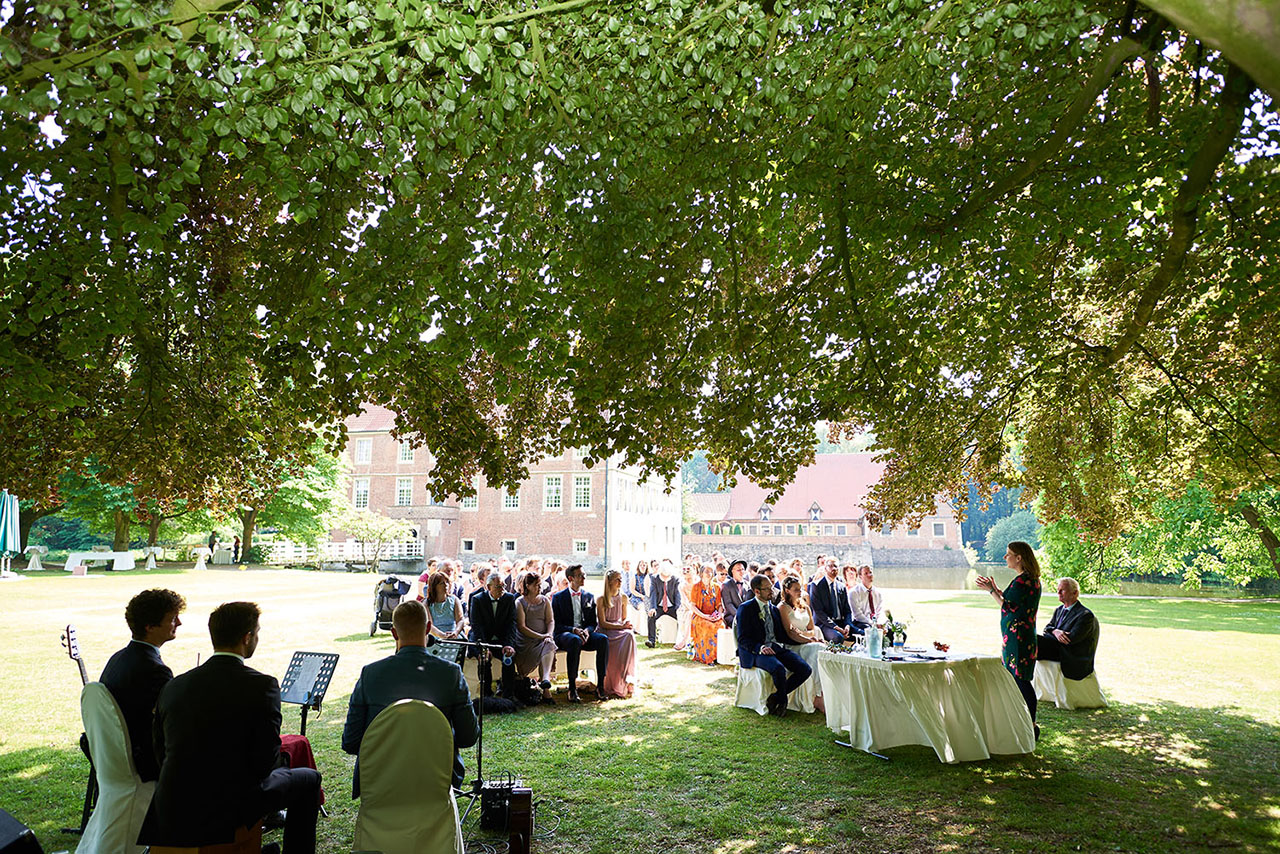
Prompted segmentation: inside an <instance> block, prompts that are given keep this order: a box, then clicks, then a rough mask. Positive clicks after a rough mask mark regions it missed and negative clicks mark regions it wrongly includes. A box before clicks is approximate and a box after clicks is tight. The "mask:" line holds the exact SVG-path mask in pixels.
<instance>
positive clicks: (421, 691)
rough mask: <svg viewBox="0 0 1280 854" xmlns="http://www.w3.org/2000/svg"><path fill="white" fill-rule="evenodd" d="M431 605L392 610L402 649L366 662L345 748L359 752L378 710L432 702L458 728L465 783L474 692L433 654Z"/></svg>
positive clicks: (456, 774) (355, 788)
mask: <svg viewBox="0 0 1280 854" xmlns="http://www.w3.org/2000/svg"><path fill="white" fill-rule="evenodd" d="M427 622H428V621H427V609H426V608H424V607H423V606H422V603H421V602H401V603H400V604H399V605H397V606H396V609H395V611H394V612H392V614H391V635H392V637H394V638H395V639H396V653H395V655H391V656H388V657H386V658H384V659H382V660H380V661H375V662H373V663H372V664H367V665H365V667H364V669H363V670H361V671H360V678H359V679H357V680H356V687H355V688H354V689H353V690H352V691H351V702H350V703H348V704H347V723H346V726H344V727H343V729H342V749H343V750H345V751H346V752H347V753H352V754H356V755H358V754H359V753H360V742H361V740H363V739H364V733H365V730H366V729H368V728H369V724H371V723H373V719H374V718H376V717H377V716H378V713H379V712H381V711H382V710H383V709H385V708H386V707H387V706H390V705H391V704H392V703H395V702H397V701H399V700H405V699H411V700H426V701H427V702H428V703H431V704H433V705H434V706H435V707H436V708H437V709H439V710H440V711H441V712H443V713H444V716H445V717H446V718H448V719H449V725H450V726H451V727H452V728H453V785H454V788H458V787H460V786H461V785H462V779H463V774H464V773H465V769H464V768H463V766H462V760H461V759H459V758H458V749H459V748H462V747H470V746H471V745H473V744H475V743H476V735H477V733H478V730H477V725H476V713H475V709H473V708H472V706H471V692H470V691H468V690H467V681H466V680H465V679H463V678H462V670H461V669H460V668H459V667H458V665H456V664H454V663H453V662H451V661H445V660H444V659H443V658H437V657H436V656H434V655H428V654H427ZM351 797H353V798H358V797H360V760H359V759H356V769H355V773H354V775H353V776H352V778H351Z"/></svg>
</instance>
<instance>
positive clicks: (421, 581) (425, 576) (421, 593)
mask: <svg viewBox="0 0 1280 854" xmlns="http://www.w3.org/2000/svg"><path fill="white" fill-rule="evenodd" d="M438 565H439V562H438V561H437V560H436V559H435V558H428V559H427V566H426V569H424V570H422V575H419V576H418V594H417V600H418V601H419V602H425V601H426V599H427V585H428V584H429V583H430V582H431V575H432V573H434V572H435V571H436V569H437V567H438Z"/></svg>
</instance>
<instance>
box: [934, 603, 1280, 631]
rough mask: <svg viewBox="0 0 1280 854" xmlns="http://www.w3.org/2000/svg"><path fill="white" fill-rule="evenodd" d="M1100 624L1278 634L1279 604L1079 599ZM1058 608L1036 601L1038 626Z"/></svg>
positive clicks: (983, 606) (982, 605)
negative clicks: (1038, 605) (1038, 610)
mask: <svg viewBox="0 0 1280 854" xmlns="http://www.w3.org/2000/svg"><path fill="white" fill-rule="evenodd" d="M929 601H930V603H931V604H940V605H963V606H965V607H969V608H974V609H976V610H981V611H987V612H990V610H991V607H990V606H991V603H990V602H989V601H988V599H987V597H976V596H951V597H947V598H944V599H931V600H929ZM1081 601H1082V602H1084V603H1085V604H1086V605H1087V606H1088V607H1089V608H1090V609H1091V610H1092V611H1093V612H1094V614H1096V615H1097V617H1098V620H1099V621H1101V623H1102V627H1103V630H1104V631H1105V630H1106V627H1107V626H1108V625H1115V626H1134V627H1136V628H1147V629H1184V630H1189V631H1203V632H1220V631H1232V632H1248V633H1251V634H1263V635H1276V634H1280V602H1220V601H1213V600H1204V599H1108V598H1106V597H1092V598H1090V597H1084V598H1082V599H1081ZM1057 605H1058V602H1057V600H1056V599H1055V598H1054V597H1053V596H1052V595H1046V596H1043V597H1042V598H1041V600H1040V614H1039V618H1038V622H1039V623H1040V624H1041V625H1043V624H1044V623H1046V622H1048V620H1049V617H1050V616H1052V614H1053V609H1054V608H1056V607H1057Z"/></svg>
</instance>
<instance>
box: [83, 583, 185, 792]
mask: <svg viewBox="0 0 1280 854" xmlns="http://www.w3.org/2000/svg"><path fill="white" fill-rule="evenodd" d="M186 607H187V600H186V599H183V598H182V596H180V595H178V594H177V593H174V592H173V591H172V590H161V589H156V590H143V591H142V592H141V593H139V594H138V595H137V596H134V597H133V598H132V599H130V600H129V604H128V605H127V606H125V609H124V619H125V622H126V623H128V624H129V632H130V634H132V635H133V640H131V641H129V644H128V645H127V646H126V647H125V648H124V649H122V650H120V651H119V652H117V653H116V654H115V655H113V656H111V658H110V660H108V661H107V666H106V667H104V668H103V670H102V676H101V677H100V678H99V679H98V681H99V682H101V683H102V684H103V685H105V686H107V690H108V691H110V692H111V696H112V697H114V698H115V701H116V705H117V706H119V707H120V714H121V715H123V716H124V725H125V729H127V730H128V731H129V748H130V750H131V751H132V752H133V764H134V767H135V768H136V769H137V771H138V776H139V777H140V778H142V780H143V782H148V781H150V780H154V779H156V778H157V777H159V776H160V763H159V762H157V761H156V752H155V748H154V747H153V746H152V744H151V722H152V719H153V718H154V716H155V709H156V700H157V699H159V697H160V691H161V689H162V688H164V686H165V685H168V684H169V680H170V679H172V678H173V671H172V670H170V669H169V667H168V665H166V664H165V663H164V661H163V660H161V658H160V647H162V646H164V645H165V644H166V643H168V642H169V641H171V640H173V639H174V638H175V637H177V635H178V626H180V625H182V620H181V619H180V618H179V617H178V615H179V614H181V613H182V612H183V611H184V610H186Z"/></svg>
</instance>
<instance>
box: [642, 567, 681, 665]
mask: <svg viewBox="0 0 1280 854" xmlns="http://www.w3.org/2000/svg"><path fill="white" fill-rule="evenodd" d="M648 605H649V608H648V611H649V639H648V640H647V641H645V642H644V645H645V646H647V647H649V649H653V648H654V647H655V646H657V645H658V618H659V617H671V618H672V619H673V620H678V619H679V617H677V616H676V612H677V611H678V610H679V609H680V582H679V581H677V580H676V577H675V565H674V564H673V563H672V562H671V561H670V559H665V558H664V559H663V561H662V563H661V564H660V565H659V568H658V573H657V575H655V576H654V577H653V580H652V581H650V582H649V602H648Z"/></svg>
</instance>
